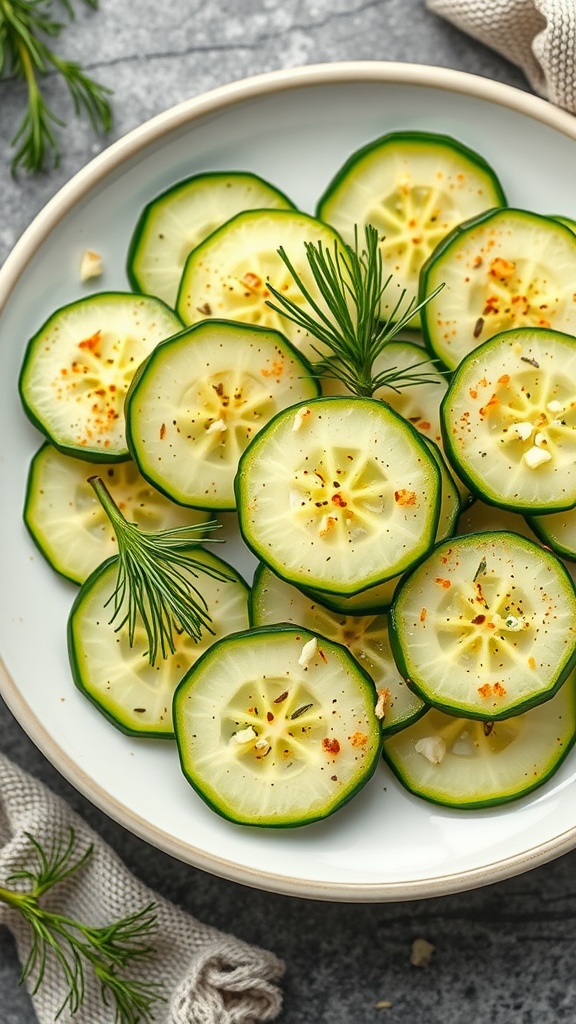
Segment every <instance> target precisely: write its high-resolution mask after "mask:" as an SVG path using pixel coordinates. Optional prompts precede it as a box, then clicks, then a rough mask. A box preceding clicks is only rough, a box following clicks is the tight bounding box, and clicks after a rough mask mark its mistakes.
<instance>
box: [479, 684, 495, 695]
mask: <svg viewBox="0 0 576 1024" xmlns="http://www.w3.org/2000/svg"><path fill="white" fill-rule="evenodd" d="M478 693H479V694H480V696H481V697H489V696H490V694H491V693H492V687H491V686H490V683H484V685H483V686H479V687H478Z"/></svg>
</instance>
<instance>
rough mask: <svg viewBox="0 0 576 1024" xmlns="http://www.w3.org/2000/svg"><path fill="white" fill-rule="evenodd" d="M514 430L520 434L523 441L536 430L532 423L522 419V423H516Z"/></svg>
mask: <svg viewBox="0 0 576 1024" xmlns="http://www.w3.org/2000/svg"><path fill="white" fill-rule="evenodd" d="M512 430H513V431H514V433H515V434H518V437H519V438H520V439H521V440H522V441H527V440H528V438H529V437H531V436H532V431H533V430H534V427H533V426H532V424H531V423H528V421H527V420H526V421H525V420H521V421H520V423H515V424H514V426H513V427H512Z"/></svg>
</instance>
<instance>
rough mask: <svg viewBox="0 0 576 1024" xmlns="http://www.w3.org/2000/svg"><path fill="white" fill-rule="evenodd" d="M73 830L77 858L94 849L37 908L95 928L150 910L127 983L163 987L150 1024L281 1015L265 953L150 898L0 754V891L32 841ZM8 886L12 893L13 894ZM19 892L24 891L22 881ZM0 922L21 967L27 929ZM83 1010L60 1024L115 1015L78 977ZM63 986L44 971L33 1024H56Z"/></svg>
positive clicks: (272, 962)
mask: <svg viewBox="0 0 576 1024" xmlns="http://www.w3.org/2000/svg"><path fill="white" fill-rule="evenodd" d="M71 827H72V828H73V829H74V831H75V834H76V838H77V841H78V851H79V852H82V851H83V850H84V849H86V847H87V846H89V845H90V844H91V843H92V844H93V853H92V856H91V857H90V858H89V860H88V861H87V862H86V864H85V865H84V866H83V867H82V868H81V869H80V870H79V871H78V872H76V873H75V874H73V875H71V877H70V878H69V879H68V880H66V881H64V882H61V883H59V884H58V885H56V886H55V887H54V888H53V889H51V890H49V891H48V892H46V894H45V895H44V896H43V897H42V905H43V906H47V907H49V908H50V909H52V910H54V911H57V912H58V913H65V914H67V915H68V916H70V917H72V918H74V919H75V920H80V921H82V922H84V923H89V924H91V925H95V926H100V925H105V924H110V923H111V922H112V921H113V920H118V919H120V918H122V917H125V916H126V915H127V914H129V913H133V912H134V911H136V910H140V909H142V908H144V907H145V906H146V905H147V904H149V903H150V902H151V901H153V902H154V903H155V912H156V915H157V919H158V928H157V931H156V932H155V934H154V936H153V937H152V940H151V943H152V944H153V946H154V950H155V956H154V960H153V961H143V962H142V963H141V964H140V965H139V966H138V967H137V968H136V969H134V970H131V972H130V973H131V975H132V976H133V977H136V978H140V979H141V980H144V981H146V982H150V981H152V980H154V981H155V980H161V981H163V982H164V987H165V991H164V995H165V997H166V1002H158V1003H156V1004H155V1005H154V1019H155V1021H158V1024H259V1022H261V1021H270V1020H274V1019H275V1018H276V1017H277V1015H278V1014H279V1012H280V1009H281V995H280V991H279V988H278V986H277V984H276V983H277V981H278V980H279V978H280V977H281V976H282V974H283V964H282V963H281V961H280V960H278V959H277V958H276V957H275V956H273V955H272V954H271V953H268V952H266V951H264V950H262V949H258V948H255V947H252V946H249V945H248V944H246V943H245V942H242V941H240V940H239V939H236V938H233V937H232V936H230V935H225V934H223V933H222V932H219V931H217V930H216V929H215V928H210V927H207V926H206V925H204V924H201V923H200V922H199V921H197V920H195V919H194V918H192V917H190V916H189V915H188V914H186V913H184V912H183V911H181V910H179V909H178V908H177V907H175V906H173V905H172V904H171V903H169V902H167V901H166V900H165V899H163V898H162V897H160V896H158V895H157V894H155V893H153V892H151V890H150V889H147V888H146V887H145V886H144V885H142V884H141V883H140V882H139V881H137V880H136V879H135V878H134V876H133V875H131V874H130V872H129V871H128V870H127V868H126V867H125V866H124V865H123V864H122V862H121V861H120V860H119V859H118V857H117V856H116V854H115V853H114V852H113V851H112V850H111V849H110V847H108V846H107V845H106V844H105V843H104V842H103V841H102V840H101V839H100V838H99V837H98V836H97V835H96V834H95V833H94V832H93V831H92V830H91V829H90V828H88V826H87V825H86V824H85V822H84V821H83V820H82V819H81V818H80V817H78V815H76V814H75V813H74V812H73V811H72V810H71V809H70V808H69V807H68V806H67V804H66V803H65V802H64V801H63V800H61V799H60V798H59V797H57V796H55V795H54V793H52V792H51V791H50V790H49V789H47V788H46V787H45V786H43V785H42V783H40V782H38V781H37V780H36V779H33V778H32V777H31V776H29V775H27V774H26V773H24V772H23V771H22V770H21V769H20V768H17V767H16V765H14V764H13V763H12V762H11V761H9V760H8V759H7V758H6V757H4V756H3V755H1V754H0V885H3V884H6V879H7V878H8V876H9V875H11V874H12V873H13V872H15V871H20V870H22V869H23V868H24V869H26V868H29V867H30V866H31V865H32V863H33V846H32V844H31V843H30V840H29V839H28V837H27V835H26V833H27V832H28V833H30V834H31V835H33V836H34V837H35V839H37V840H38V842H39V843H41V844H42V845H43V846H44V847H48V846H49V845H50V842H51V840H53V839H54V838H55V837H58V836H64V837H66V836H67V835H68V833H69V830H70V828H71ZM12 887H13V888H14V887H15V885H13V886H12ZM18 887H19V888H24V889H25V888H26V886H25V885H24V884H22V883H20V884H19V885H18ZM0 924H5V925H7V926H8V928H10V929H11V931H12V932H13V934H14V936H15V939H16V944H17V948H18V953H19V956H20V960H21V962H24V961H25V959H26V957H27V955H28V951H29V949H30V929H29V926H28V924H27V923H26V922H25V921H24V920H23V919H22V917H21V915H20V914H19V913H18V912H17V911H16V910H13V909H11V908H9V907H8V906H6V905H5V904H3V903H0ZM86 979H87V985H86V993H85V998H84V1001H83V1003H82V1008H81V1009H80V1010H79V1011H78V1012H77V1013H76V1014H75V1015H74V1017H72V1016H71V1015H70V1014H69V1013H68V1012H67V1011H66V1012H64V1013H62V1014H61V1016H60V1017H59V1018H58V1020H59V1022H61V1024H113V1021H114V1011H113V1009H112V1008H108V1009H107V1010H106V1009H105V1008H104V1007H103V1005H102V1000H101V997H100V990H99V986H98V984H97V983H96V982H95V981H94V978H93V976H91V972H90V971H87V972H86ZM66 992H67V988H66V986H65V984H64V982H63V978H62V974H61V972H60V969H59V968H58V966H57V964H56V963H55V961H54V960H53V959H52V958H50V959H49V960H48V962H47V964H46V971H45V977H44V981H43V982H42V985H41V986H40V988H39V990H38V992H37V993H36V995H35V996H33V1003H34V1009H35V1011H36V1015H37V1017H38V1020H39V1021H40V1022H41V1024H54V1020H55V1018H56V1014H57V1012H58V1010H59V1008H60V1006H61V1004H62V1002H63V1001H64V999H65V997H66Z"/></svg>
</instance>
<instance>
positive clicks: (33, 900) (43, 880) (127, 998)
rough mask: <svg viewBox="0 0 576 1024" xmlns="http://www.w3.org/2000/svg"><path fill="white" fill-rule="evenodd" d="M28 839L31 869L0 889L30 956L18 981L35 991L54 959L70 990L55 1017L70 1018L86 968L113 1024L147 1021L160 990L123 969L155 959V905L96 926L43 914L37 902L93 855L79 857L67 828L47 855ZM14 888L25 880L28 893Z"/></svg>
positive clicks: (47, 912) (82, 989)
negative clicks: (26, 931)
mask: <svg viewBox="0 0 576 1024" xmlns="http://www.w3.org/2000/svg"><path fill="white" fill-rule="evenodd" d="M26 835H27V838H28V840H29V841H30V843H31V846H32V847H33V854H34V860H33V863H32V867H30V868H26V869H22V870H20V871H15V872H13V874H12V875H10V877H9V878H7V879H6V883H7V884H6V885H0V902H2V903H5V904H7V905H8V906H10V907H12V908H13V909H14V910H16V911H18V913H20V914H21V915H22V917H23V918H24V920H25V921H26V922H27V923H28V925H29V926H30V929H31V940H32V941H31V947H30V953H29V955H28V958H27V960H26V962H25V963H24V966H23V968H22V974H21V978H20V980H21V981H22V982H23V981H25V980H26V979H28V980H29V981H30V984H31V988H32V992H33V994H35V993H36V992H38V990H39V988H40V986H41V984H42V981H43V980H44V977H45V973H46V965H47V962H48V958H49V957H54V958H55V960H56V962H57V963H58V965H59V967H60V970H61V971H62V974H63V976H64V980H65V982H66V985H67V990H68V991H67V994H66V996H65V999H64V1001H63V1003H62V1005H61V1006H60V1008H59V1010H58V1013H57V1016H56V1019H58V1017H59V1016H60V1015H61V1014H62V1013H63V1011H64V1010H68V1012H69V1013H70V1014H71V1015H73V1014H75V1013H77V1012H78V1010H79V1009H80V1008H81V1006H82V1003H83V1001H84V997H85V988H86V970H87V969H91V970H92V972H93V973H94V976H95V978H96V979H97V981H98V983H99V985H100V992H101V996H102V1002H103V1004H104V1006H110V1007H112V1008H113V1010H114V1014H115V1016H114V1020H115V1024H138V1022H141V1024H145V1022H151V1021H153V1020H154V1015H153V1013H152V1007H153V1005H154V1003H156V1002H158V1001H160V1000H164V995H163V992H162V988H163V986H162V984H161V983H160V982H154V981H147V982H143V981H139V980H138V979H134V978H131V977H128V976H126V973H125V971H126V969H127V968H129V966H130V965H131V964H132V963H133V962H135V961H139V960H144V959H145V960H148V959H151V958H152V957H153V955H154V949H153V946H151V945H150V939H151V938H152V936H153V935H154V932H155V930H156V916H155V914H154V904H153V903H150V904H149V905H148V906H146V907H143V908H142V909H141V910H137V911H135V912H134V913H132V914H128V915H127V916H126V917H123V918H121V919H120V920H117V921H113V922H112V923H111V924H107V925H103V926H100V927H93V926H91V925H87V924H85V923H84V922H82V921H76V920H74V919H72V918H70V917H67V916H66V915H65V914H60V913H57V912H55V911H51V910H48V909H47V908H45V907H43V906H42V904H41V902H40V900H41V897H42V896H43V895H44V893H46V892H47V891H48V890H49V889H51V888H52V887H53V886H55V885H57V884H58V883H60V882H62V881H64V879H66V878H68V877H69V876H70V875H72V874H74V873H75V872H77V871H79V870H80V869H81V868H82V867H83V866H84V865H85V864H86V862H87V861H88V859H89V858H90V856H91V855H92V847H91V846H88V847H87V848H86V849H85V850H84V851H83V852H82V853H77V849H76V846H77V843H76V836H75V833H74V830H73V829H70V830H69V832H68V834H67V835H66V836H65V837H61V836H60V837H57V838H56V839H55V840H54V842H53V843H52V844H51V846H50V847H49V848H48V849H44V847H43V846H42V845H41V844H40V843H39V842H38V840H37V839H36V838H35V837H34V836H33V835H31V834H29V833H27V834H26ZM14 882H17V883H22V882H24V883H25V884H26V886H27V887H26V889H21V888H20V887H18V888H17V889H14V888H11V887H10V886H11V885H12V884H13V883H14Z"/></svg>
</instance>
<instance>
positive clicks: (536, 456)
mask: <svg viewBox="0 0 576 1024" xmlns="http://www.w3.org/2000/svg"><path fill="white" fill-rule="evenodd" d="M522 458H523V459H524V462H525V463H526V465H527V466H528V468H529V469H538V466H542V465H543V464H544V463H545V462H550V459H551V458H552V456H551V454H550V452H548V451H546V449H545V448H538V447H537V446H536V445H535V444H533V445H532V447H531V448H529V449H528V451H527V452H524V455H523V456H522Z"/></svg>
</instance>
